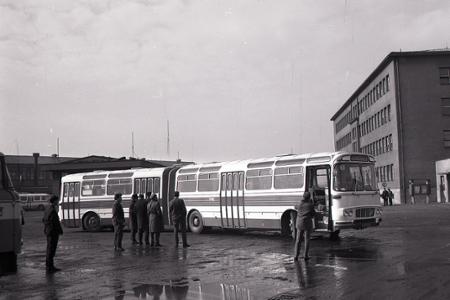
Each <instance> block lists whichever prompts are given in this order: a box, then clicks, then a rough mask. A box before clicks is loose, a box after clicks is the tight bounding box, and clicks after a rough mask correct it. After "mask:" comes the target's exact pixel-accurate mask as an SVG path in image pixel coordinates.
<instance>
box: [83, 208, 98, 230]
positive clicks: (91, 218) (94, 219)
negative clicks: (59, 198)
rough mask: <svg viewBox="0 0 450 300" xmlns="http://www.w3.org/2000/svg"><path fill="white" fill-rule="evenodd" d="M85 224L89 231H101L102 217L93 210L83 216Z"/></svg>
mask: <svg viewBox="0 0 450 300" xmlns="http://www.w3.org/2000/svg"><path fill="white" fill-rule="evenodd" d="M83 226H84V229H85V230H87V231H99V230H100V217H99V216H98V215H97V214H96V213H93V212H90V213H88V214H87V215H86V216H85V217H84V218H83Z"/></svg>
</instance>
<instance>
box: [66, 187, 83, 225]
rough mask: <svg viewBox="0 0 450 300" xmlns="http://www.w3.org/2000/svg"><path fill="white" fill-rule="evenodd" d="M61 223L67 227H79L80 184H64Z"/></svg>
mask: <svg viewBox="0 0 450 300" xmlns="http://www.w3.org/2000/svg"><path fill="white" fill-rule="evenodd" d="M61 209H62V210H63V211H62V215H63V223H64V225H65V226H67V227H80V224H81V220H80V183H79V182H66V183H64V193H63V199H62V203H61Z"/></svg>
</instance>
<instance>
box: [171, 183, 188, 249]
mask: <svg viewBox="0 0 450 300" xmlns="http://www.w3.org/2000/svg"><path fill="white" fill-rule="evenodd" d="M174 196H175V197H174V198H173V199H172V200H171V201H170V203H169V211H170V216H171V218H172V223H173V228H174V233H175V247H178V232H179V231H181V238H182V240H183V248H187V247H190V245H188V243H187V237H186V214H187V211H186V205H185V204H184V200H183V199H181V198H179V197H180V192H178V191H175V194H174Z"/></svg>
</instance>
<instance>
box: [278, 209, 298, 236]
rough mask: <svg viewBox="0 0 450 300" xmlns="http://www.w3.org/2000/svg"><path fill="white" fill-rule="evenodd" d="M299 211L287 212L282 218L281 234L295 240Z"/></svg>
mask: <svg viewBox="0 0 450 300" xmlns="http://www.w3.org/2000/svg"><path fill="white" fill-rule="evenodd" d="M296 219H297V213H296V212H295V211H288V212H285V213H284V215H283V217H282V218H281V235H282V236H285V237H290V238H292V239H294V240H295V236H296V234H297V232H296V225H295V222H296Z"/></svg>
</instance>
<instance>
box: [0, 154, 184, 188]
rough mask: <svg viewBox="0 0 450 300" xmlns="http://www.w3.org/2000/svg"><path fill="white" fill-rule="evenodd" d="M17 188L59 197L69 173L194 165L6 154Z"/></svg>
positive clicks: (175, 162)
mask: <svg viewBox="0 0 450 300" xmlns="http://www.w3.org/2000/svg"><path fill="white" fill-rule="evenodd" d="M5 160H6V163H7V165H8V171H9V173H10V176H11V180H12V182H13V185H14V188H15V189H16V190H17V191H18V192H19V193H48V194H52V193H53V194H58V193H59V188H60V184H61V177H62V176H64V175H67V174H73V173H81V172H91V171H96V170H108V171H109V170H124V169H131V168H161V167H167V166H172V165H174V164H191V163H192V162H183V161H181V160H176V161H166V160H147V159H137V158H125V157H121V158H114V157H107V156H99V155H90V156H87V157H81V158H78V157H59V156H57V155H52V156H41V155H40V154H39V153H33V155H5Z"/></svg>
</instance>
